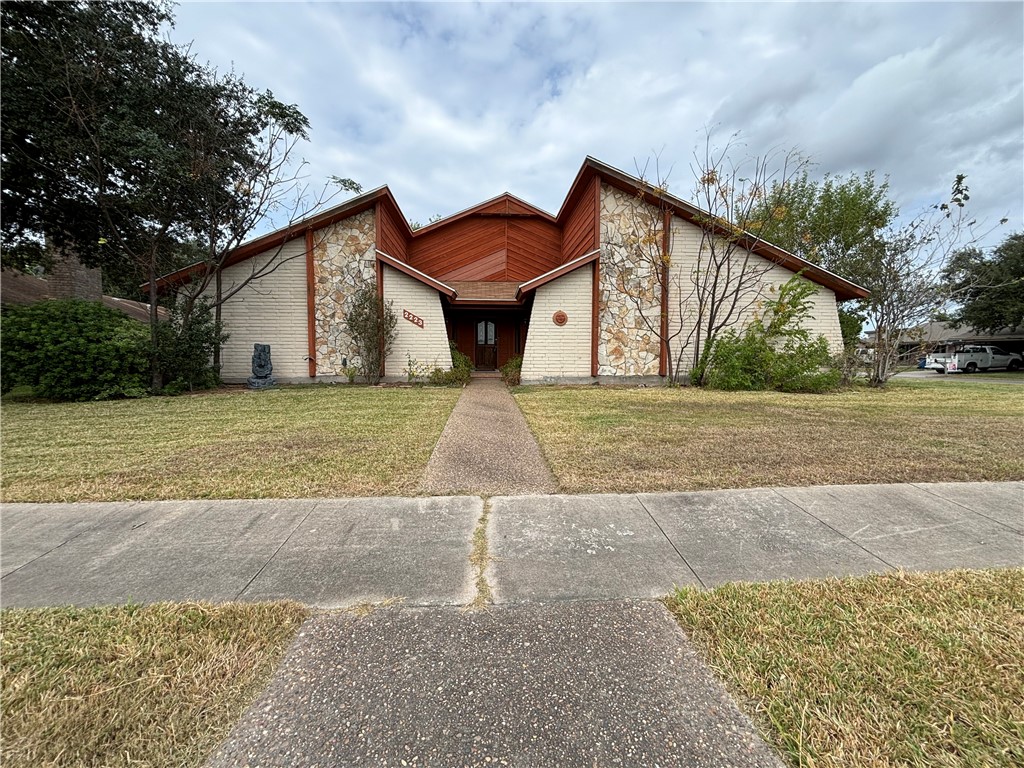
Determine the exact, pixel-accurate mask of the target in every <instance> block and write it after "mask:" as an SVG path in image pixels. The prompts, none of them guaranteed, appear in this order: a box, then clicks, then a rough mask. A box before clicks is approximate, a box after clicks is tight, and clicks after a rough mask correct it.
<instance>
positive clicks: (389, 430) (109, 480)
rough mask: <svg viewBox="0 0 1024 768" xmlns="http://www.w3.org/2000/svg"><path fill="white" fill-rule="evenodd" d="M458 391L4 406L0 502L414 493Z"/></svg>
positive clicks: (308, 391)
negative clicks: (0, 498)
mask: <svg viewBox="0 0 1024 768" xmlns="http://www.w3.org/2000/svg"><path fill="white" fill-rule="evenodd" d="M459 392H460V391H459V390H454V389H433V388H428V389H423V388H412V389H406V388H372V387H338V386H336V387H327V386H315V387H290V388H282V389H279V390H274V391H270V392H248V391H245V390H241V391H229V392H220V393H216V394H210V395H205V396H199V397H174V398H170V397H161V398H149V399H145V400H124V401H118V402H106V403H66V404H39V403H21V402H11V403H4V404H3V412H2V413H3V500H4V501H7V502H11V501H119V500H128V499H147V500H148V499H182V498H202V499H232V498H302V497H315V496H361V495H365V496H371V495H383V494H396V495H406V494H409V495H411V494H414V493H415V492H416V489H417V487H418V486H419V482H420V479H421V476H422V474H423V470H424V468H425V467H426V464H427V460H428V459H429V458H430V453H431V451H432V450H433V448H434V444H435V443H436V442H437V439H438V437H439V436H440V434H441V430H442V429H443V428H444V425H445V422H446V421H447V420H448V415H449V414H450V413H451V410H452V408H453V407H454V406H455V401H456V400H457V399H458V396H459Z"/></svg>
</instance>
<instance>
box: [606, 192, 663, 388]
mask: <svg viewBox="0 0 1024 768" xmlns="http://www.w3.org/2000/svg"><path fill="white" fill-rule="evenodd" d="M639 205H642V203H641V202H640V201H638V200H637V199H636V198H635V197H634V196H632V195H629V194H627V193H626V192H623V191H621V190H619V189H616V188H615V187H611V186H608V185H607V184H602V185H601V282H600V294H599V297H598V340H597V364H598V368H597V373H598V375H599V376H657V375H658V364H659V360H660V356H661V343H660V341H659V339H658V335H657V333H652V332H651V331H650V330H649V329H648V326H647V323H645V322H644V320H643V317H642V316H641V314H640V311H639V309H638V307H637V303H636V301H634V300H633V299H631V298H629V296H627V294H626V292H625V286H626V283H627V281H628V282H629V284H630V285H631V286H633V289H632V293H633V294H634V295H637V296H639V297H640V299H641V302H642V304H641V306H642V307H643V310H644V315H646V316H647V318H648V319H649V320H650V321H651V322H653V323H655V324H657V323H658V322H660V320H659V318H660V313H661V295H660V288H659V287H658V283H657V280H656V277H655V274H654V270H653V268H652V266H651V265H649V264H635V263H634V265H633V267H632V268H629V269H624V268H620V265H621V263H622V261H623V260H624V256H625V253H624V251H625V250H626V249H627V246H626V244H627V243H628V242H629V238H630V236H631V232H632V230H633V227H632V223H633V221H634V219H633V211H634V210H635V209H636V206H639ZM655 218H656V219H657V220H658V221H659V226H658V231H659V232H660V231H661V226H660V216H659V217H655ZM658 242H659V244H660V237H659V239H658ZM658 247H659V248H660V245H659V246H658Z"/></svg>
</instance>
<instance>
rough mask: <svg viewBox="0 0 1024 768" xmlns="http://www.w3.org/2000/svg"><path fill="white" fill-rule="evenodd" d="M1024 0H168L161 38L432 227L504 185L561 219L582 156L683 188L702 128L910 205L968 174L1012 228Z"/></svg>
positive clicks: (314, 171) (313, 150)
mask: <svg viewBox="0 0 1024 768" xmlns="http://www.w3.org/2000/svg"><path fill="white" fill-rule="evenodd" d="M1022 11H1024V4H1021V3H1020V2H999V3H974V2H947V3H900V4H895V3H884V4H883V3H877V4H876V3H803V2H794V3H775V2H761V3H713V4H704V3H652V4H639V3H630V4H619V3H528V4H518V5H509V4H468V3H407V4H390V3H358V4H352V3H328V2H316V3H243V2H239V3H187V2H186V3H182V4H181V5H179V6H178V8H177V11H176V18H177V25H176V28H175V29H174V30H173V31H172V32H171V33H170V36H171V39H173V40H174V41H176V42H182V43H185V42H188V41H192V43H193V50H194V52H195V53H196V54H197V55H198V56H199V57H200V58H201V59H204V60H208V61H209V62H210V63H212V64H214V65H216V66H217V67H218V68H221V69H227V68H230V67H232V66H233V67H234V69H235V71H236V72H239V73H242V74H244V76H245V79H246V81H247V82H248V83H249V84H250V85H253V86H256V87H260V88H268V89H270V90H272V91H273V92H274V94H275V95H276V96H277V97H278V98H280V99H283V100H285V101H288V102H292V103H295V104H296V105H298V106H299V108H300V109H302V111H303V112H304V113H305V114H306V115H307V116H308V117H309V119H310V122H311V123H312V132H311V140H310V142H309V143H308V144H304V145H303V146H302V147H301V150H302V155H303V157H304V158H305V159H306V160H308V161H309V163H310V165H309V168H308V172H309V174H310V177H311V181H314V182H317V183H320V182H322V181H323V180H324V179H326V177H328V176H329V175H337V176H343V177H351V178H354V179H355V180H357V181H358V182H360V183H361V184H362V185H363V187H364V188H366V189H369V188H372V187H376V186H379V185H382V184H387V185H389V186H390V187H391V190H392V192H394V194H395V196H396V197H397V199H398V203H399V205H400V206H401V207H402V209H403V211H404V213H405V214H406V216H408V217H409V218H411V219H414V220H418V221H421V222H424V223H426V222H427V220H428V219H429V218H430V217H431V216H432V215H437V214H440V215H448V214H450V213H454V212H456V211H458V210H461V209H463V208H466V207H468V206H471V205H474V204H476V203H478V202H480V201H482V200H485V199H487V198H490V197H493V196H495V195H497V194H500V193H501V192H504V191H509V192H511V193H513V194H515V195H517V196H519V197H522V198H524V199H525V200H527V201H529V202H532V203H533V204H535V205H537V206H539V207H541V208H543V209H545V210H547V211H551V212H553V213H554V212H557V210H558V208H559V206H560V205H561V202H562V200H563V198H564V196H565V194H566V192H567V191H568V188H569V185H570V184H571V182H572V180H573V178H574V176H575V174H576V172H577V171H578V169H579V166H580V164H581V162H582V161H583V159H584V157H586V156H587V155H588V154H589V155H593V156H594V157H596V158H598V159H600V160H602V161H604V162H607V163H610V164H612V165H615V166H617V167H619V168H622V169H623V170H627V171H633V170H634V169H635V167H636V164H637V163H638V162H639V163H641V164H642V163H643V162H644V161H645V160H646V159H647V158H649V157H651V156H652V155H653V154H655V153H658V154H660V158H661V166H662V168H669V167H671V169H672V170H671V174H670V177H669V180H670V183H671V189H672V191H673V192H675V193H676V194H678V195H680V196H682V197H690V190H691V187H692V173H691V171H690V163H691V161H692V156H693V152H694V150H695V148H696V147H698V146H700V145H702V144H703V141H704V134H705V127H709V128H711V129H712V130H713V133H714V135H715V137H717V138H718V139H719V140H721V141H724V140H725V139H727V138H728V137H729V136H730V135H731V134H733V133H736V132H739V134H740V137H741V141H742V143H743V144H744V146H742V147H741V148H738V149H736V150H734V152H733V156H734V157H735V158H736V159H738V160H739V159H742V158H743V157H744V156H751V155H757V154H761V153H764V152H766V151H770V150H772V149H779V148H781V149H788V148H792V147H796V148H798V149H799V150H801V151H803V152H804V153H806V154H808V155H809V156H810V157H811V158H812V159H813V161H814V162H815V163H816V166H815V173H817V174H824V173H825V172H832V173H834V174H842V173H846V172H850V171H864V170H868V169H875V170H876V171H877V172H878V174H879V175H880V176H881V175H885V174H888V176H889V177H890V181H891V187H892V193H893V195H894V197H895V198H896V199H897V201H898V202H899V204H900V205H901V207H902V209H903V211H904V213H912V212H916V211H917V210H919V209H920V208H921V207H922V206H924V205H926V204H928V203H930V202H933V201H938V200H941V199H942V197H943V195H944V194H946V193H948V190H949V185H950V182H951V181H952V178H953V176H954V175H955V174H956V173H966V174H967V176H968V179H967V183H968V185H969V186H970V189H971V205H972V206H973V210H974V212H975V213H976V214H977V215H980V216H981V217H982V218H984V219H987V220H989V221H991V222H995V221H997V220H998V219H1000V218H1002V217H1003V216H1006V217H1008V218H1009V219H1010V222H1009V224H1007V225H1006V226H1005V227H1003V228H1002V229H1001V230H1000V236H999V237H998V239H1001V235H1002V234H1005V233H1006V232H1009V231H1013V230H1021V229H1024V12H1022Z"/></svg>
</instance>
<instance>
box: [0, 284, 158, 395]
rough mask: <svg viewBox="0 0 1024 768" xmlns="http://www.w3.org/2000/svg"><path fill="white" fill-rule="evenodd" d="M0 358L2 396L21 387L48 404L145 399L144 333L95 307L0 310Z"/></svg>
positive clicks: (70, 304)
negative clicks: (0, 357) (0, 338)
mask: <svg viewBox="0 0 1024 768" xmlns="http://www.w3.org/2000/svg"><path fill="white" fill-rule="evenodd" d="M2 355H3V377H2V379H0V381H2V384H0V388H2V389H3V391H4V392H8V391H10V390H11V389H13V388H14V387H15V386H18V385H27V386H30V387H32V389H33V391H34V392H35V394H36V395H37V396H38V397H44V398H47V399H49V400H106V399H110V398H116V397H142V396H144V395H146V394H147V393H148V386H147V384H148V380H149V370H150V357H149V329H148V328H147V327H146V326H145V325H143V324H142V323H139V322H138V321H136V320H132V319H131V318H130V317H127V316H126V315H124V314H122V313H120V312H118V311H117V310H114V309H109V308H108V307H105V306H103V304H101V303H100V302H98V301H81V300H78V299H68V300H62V301H43V302H40V303H38V304H33V305H31V306H27V307H10V308H8V309H5V310H4V313H3V341H2Z"/></svg>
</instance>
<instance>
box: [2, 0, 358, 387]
mask: <svg viewBox="0 0 1024 768" xmlns="http://www.w3.org/2000/svg"><path fill="white" fill-rule="evenodd" d="M0 8H2V20H3V27H4V37H3V59H2V66H3V71H2V77H3V83H4V99H3V102H2V109H3V115H2V121H3V128H2V130H3V158H2V162H3V168H2V173H3V201H2V203H3V208H4V218H3V230H2V235H3V248H4V257H5V260H6V262H7V263H10V262H12V261H13V262H15V263H20V264H24V263H26V262H29V261H31V260H33V259H36V260H38V259H39V258H40V254H41V246H42V243H43V240H44V238H45V239H46V240H49V241H50V242H52V243H53V244H55V245H56V246H57V247H62V248H69V249H73V250H74V252H75V253H76V254H77V255H78V256H79V258H80V259H81V260H82V261H83V262H84V263H86V264H88V265H95V266H104V267H106V269H107V271H108V273H111V274H117V275H119V276H120V277H121V280H122V282H123V281H124V280H125V279H132V277H133V276H134V278H135V279H137V280H138V282H140V283H141V282H147V283H148V284H149V300H150V307H151V313H150V318H151V326H152V341H153V347H154V354H153V360H154V365H153V388H154V389H155V390H158V389H159V388H160V384H161V377H162V372H161V371H160V370H159V356H158V355H157V354H156V346H157V340H158V337H159V334H158V332H157V331H158V329H157V325H158V322H159V321H158V316H157V302H158V299H159V296H158V283H157V280H156V278H157V277H158V276H159V275H160V274H162V273H165V272H167V271H171V270H173V269H176V268H178V267H181V266H183V265H184V264H186V263H192V262H199V263H201V265H202V267H201V268H200V269H197V271H196V277H197V280H196V281H195V282H194V283H193V287H192V290H191V291H189V292H187V295H186V296H185V298H184V306H183V307H182V308H181V311H179V313H178V314H177V317H178V318H179V322H180V324H181V329H180V330H181V332H183V333H184V332H186V331H187V328H188V324H189V319H190V315H191V312H192V310H193V309H194V308H196V307H199V306H203V304H202V303H201V302H198V301H197V299H198V297H199V295H200V294H206V295H207V296H211V297H212V304H213V306H214V307H218V308H219V305H220V304H221V303H222V302H223V301H226V300H227V299H228V298H230V295H231V294H233V293H234V292H236V291H237V290H240V288H241V287H242V285H244V284H245V283H247V282H249V281H251V280H254V279H257V278H259V277H261V276H264V275H265V274H267V273H269V272H271V271H273V270H274V269H276V268H277V266H279V264H280V261H279V260H276V259H274V258H272V259H270V260H269V261H266V262H263V263H262V264H261V266H260V267H259V269H258V270H254V271H253V273H252V274H251V275H249V276H248V279H247V280H245V281H242V282H241V283H239V284H236V285H235V286H234V287H233V288H232V289H231V291H230V292H229V294H228V295H225V294H224V293H222V292H221V291H220V290H219V286H220V279H219V278H220V273H221V270H222V268H223V267H224V265H225V263H226V259H227V258H228V255H229V254H230V253H231V251H232V250H233V249H234V248H235V247H237V246H238V245H239V244H240V243H241V242H242V241H243V240H244V239H246V238H247V237H248V236H249V235H250V234H251V233H252V232H253V231H254V229H255V228H256V227H257V226H259V225H260V223H261V222H262V221H263V220H264V219H265V217H267V215H268V214H270V213H271V212H273V211H275V210H278V209H281V208H285V209H286V210H288V211H290V212H291V214H292V215H291V217H290V218H291V219H292V220H294V219H297V218H301V217H302V216H303V215H304V214H306V213H308V212H309V211H310V210H311V209H312V208H315V207H317V206H318V205H319V204H320V203H321V202H322V198H317V199H315V200H314V201H313V202H312V203H310V202H309V199H308V197H307V195H306V188H305V187H304V186H303V185H302V184H301V183H300V182H299V176H298V171H297V170H295V169H294V166H293V163H292V162H291V153H292V149H293V148H294V146H295V144H296V142H297V141H299V140H301V139H303V138H305V137H306V131H307V129H308V122H307V120H306V118H305V117H304V116H303V115H302V113H301V112H300V111H299V110H298V109H297V108H296V107H295V106H291V105H287V104H284V103H282V102H280V101H278V100H277V99H275V98H274V97H273V94H271V93H269V92H265V91H258V90H256V89H253V88H251V87H249V86H247V85H246V84H245V83H244V82H243V81H242V80H241V79H240V78H238V77H236V76H235V75H234V74H231V73H229V74H219V73H217V72H215V71H213V70H211V69H210V68H209V67H206V66H203V65H201V64H200V63H198V62H197V61H196V60H195V59H194V57H192V56H191V54H190V53H189V51H188V50H187V49H185V48H180V47H177V46H174V45H171V44H170V43H168V42H166V41H164V40H162V39H160V37H159V34H158V32H159V29H160V26H161V25H162V24H165V23H168V22H169V21H170V20H171V19H170V13H169V10H168V6H166V5H164V4H149V3H141V2H124V3H89V2H81V1H78V2H63V3H51V2H34V3H4V4H3V5H2V7H0ZM342 184H343V188H346V189H350V190H351V189H357V188H358V185H355V184H354V183H352V182H348V181H347V180H343V181H342ZM214 285H216V290H214Z"/></svg>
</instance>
